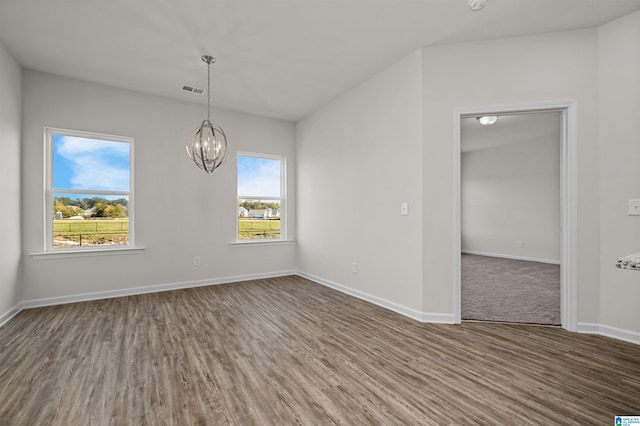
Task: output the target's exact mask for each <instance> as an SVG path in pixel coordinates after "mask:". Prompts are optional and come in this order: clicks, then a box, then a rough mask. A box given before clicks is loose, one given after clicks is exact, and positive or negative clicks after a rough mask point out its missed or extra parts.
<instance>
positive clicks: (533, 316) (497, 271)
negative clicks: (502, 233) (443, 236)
mask: <svg viewBox="0 0 640 426" xmlns="http://www.w3.org/2000/svg"><path fill="white" fill-rule="evenodd" d="M462 319H463V320H481V321H504V322H522V323H530V324H552V325H560V266H559V265H551V264H548V263H538V262H527V261H522V260H511V259H502V258H498V257H487V256H476V255H471V254H463V255H462Z"/></svg>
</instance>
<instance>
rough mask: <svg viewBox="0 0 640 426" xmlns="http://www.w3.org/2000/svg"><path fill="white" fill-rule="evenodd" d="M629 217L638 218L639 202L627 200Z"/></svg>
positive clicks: (639, 211)
mask: <svg viewBox="0 0 640 426" xmlns="http://www.w3.org/2000/svg"><path fill="white" fill-rule="evenodd" d="M629 216H640V200H629Z"/></svg>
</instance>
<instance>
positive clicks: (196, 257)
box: [193, 256, 200, 266]
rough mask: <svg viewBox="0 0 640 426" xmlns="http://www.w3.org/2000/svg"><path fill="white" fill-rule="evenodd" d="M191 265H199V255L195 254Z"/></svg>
mask: <svg viewBox="0 0 640 426" xmlns="http://www.w3.org/2000/svg"><path fill="white" fill-rule="evenodd" d="M193 266H200V256H195V257H194V258H193Z"/></svg>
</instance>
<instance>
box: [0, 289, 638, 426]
mask: <svg viewBox="0 0 640 426" xmlns="http://www.w3.org/2000/svg"><path fill="white" fill-rule="evenodd" d="M0 386H1V387H0V392H1V394H0V424H2V425H5V424H6V425H23V424H29V425H41V424H42V425H49V424H52V425H58V424H59V425H68V424H95V425H119V424H150V425H185V424H186V425H205V424H206V425H210V424H215V425H218V424H219V425H265V424H274V425H289V424H292V425H293V424H302V425H307V424H309V425H317V424H328V425H331V424H336V425H352V424H383V425H390V424H421V425H443V424H465V425H487V424H519V425H528V424H566V425H601V424H611V421H612V419H613V417H614V416H615V415H618V414H622V415H624V414H627V415H629V414H640V347H639V346H636V345H632V344H629V343H625V342H620V341H616V340H613V339H608V338H605V337H601V336H589V335H580V334H573V333H568V332H566V331H564V330H562V329H560V328H555V327H539V326H527V325H513V324H488V323H463V324H462V325H443V324H421V323H419V322H416V321H413V320H410V319H407V318H405V317H402V316H400V315H398V314H395V313H393V312H390V311H387V310H385V309H382V308H380V307H377V306H374V305H371V304H369V303H366V302H364V301H362V300H359V299H355V298H352V297H349V296H346V295H344V294H342V293H339V292H336V291H333V290H331V289H327V288H325V287H322V286H320V285H317V284H314V283H311V282H309V281H307V280H304V279H302V278H300V277H295V276H291V277H281V278H273V279H266V280H256V281H248V282H242V283H234V284H229V285H218V286H210V287H200V288H194V289H185V290H179V291H171V292H163V293H154V294H145V295H139V296H130V297H123V298H118V299H108V300H98V301H92V302H84V303H76V304H69V305H62V306H54V307H48V308H37V309H30V310H25V311H23V312H21V313H20V314H18V315H17V316H16V317H15V318H13V319H12V320H11V321H9V322H8V323H7V324H6V325H5V326H4V327H2V328H0Z"/></svg>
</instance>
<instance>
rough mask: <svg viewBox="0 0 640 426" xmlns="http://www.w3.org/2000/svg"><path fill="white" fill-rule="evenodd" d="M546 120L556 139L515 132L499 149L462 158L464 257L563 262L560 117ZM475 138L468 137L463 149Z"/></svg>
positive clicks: (507, 135)
mask: <svg viewBox="0 0 640 426" xmlns="http://www.w3.org/2000/svg"><path fill="white" fill-rule="evenodd" d="M544 116H545V117H547V118H546V121H545V124H546V125H549V126H550V127H553V128H555V129H556V135H555V137H544V138H541V139H531V135H530V134H529V133H527V132H520V131H518V129H519V128H520V129H524V127H523V126H515V128H513V129H509V130H510V131H509V132H506V133H503V134H500V135H496V138H499V139H500V140H498V141H496V144H495V145H496V146H493V147H488V148H484V149H478V150H472V151H467V152H464V151H463V152H462V155H461V222H462V223H461V225H462V226H461V228H462V250H463V251H473V252H481V253H487V254H494V255H506V256H514V257H522V258H528V259H538V260H541V261H555V262H559V261H560V136H561V135H560V113H553V114H544ZM509 118H516V119H517V117H501V120H499V121H498V122H497V123H495V124H494V126H501V125H504V126H505V127H506V126H508V124H507V123H506V121H507V120H508V119H509ZM464 120H472V121H476V120H475V118H467V119H464ZM547 122H548V123H547ZM475 124H476V125H477V126H481V125H480V124H479V123H475ZM482 130H484V129H481V128H479V129H477V130H476V131H482ZM470 132H473V127H471V130H470ZM473 137H474V135H473V134H468V133H466V132H463V134H462V143H463V145H464V142H465V140H466V139H467V138H473ZM518 241H522V242H523V244H524V246H523V247H518V245H517V242H518Z"/></svg>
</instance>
